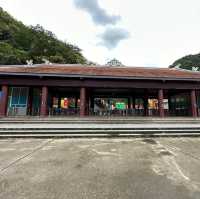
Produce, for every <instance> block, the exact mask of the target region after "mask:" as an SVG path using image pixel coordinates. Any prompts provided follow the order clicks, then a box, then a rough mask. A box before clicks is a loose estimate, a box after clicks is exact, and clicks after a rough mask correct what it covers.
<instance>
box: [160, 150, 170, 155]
mask: <svg viewBox="0 0 200 199" xmlns="http://www.w3.org/2000/svg"><path fill="white" fill-rule="evenodd" d="M159 154H160V155H162V156H163V155H166V156H173V154H172V153H170V152H169V151H161V152H160V153H159Z"/></svg>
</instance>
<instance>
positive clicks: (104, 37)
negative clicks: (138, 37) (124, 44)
mask: <svg viewBox="0 0 200 199" xmlns="http://www.w3.org/2000/svg"><path fill="white" fill-rule="evenodd" d="M99 37H100V38H101V42H100V43H99V44H100V45H102V46H105V47H106V48H108V49H113V48H116V47H117V45H118V44H119V43H120V41H122V40H124V39H128V38H129V37H130V33H129V32H128V31H127V30H125V29H123V28H116V27H108V28H107V29H106V30H105V31H104V32H103V33H102V34H100V35H99Z"/></svg>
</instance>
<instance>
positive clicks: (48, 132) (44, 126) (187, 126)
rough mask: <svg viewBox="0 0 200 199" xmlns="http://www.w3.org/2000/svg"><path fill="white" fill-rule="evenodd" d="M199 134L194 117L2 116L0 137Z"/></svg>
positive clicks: (198, 125) (197, 124) (198, 122)
mask: <svg viewBox="0 0 200 199" xmlns="http://www.w3.org/2000/svg"><path fill="white" fill-rule="evenodd" d="M167 136H173V137H178V136H200V119H193V118H164V119H161V118H141V117H140V118H94V117H93V118H83V119H81V118H4V119H1V120H0V138H74V137H79V138H80V137H82V138H88V137H91V138H99V137H167Z"/></svg>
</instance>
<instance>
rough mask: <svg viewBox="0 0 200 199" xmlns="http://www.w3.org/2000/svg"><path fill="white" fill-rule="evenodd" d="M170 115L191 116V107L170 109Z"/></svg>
mask: <svg viewBox="0 0 200 199" xmlns="http://www.w3.org/2000/svg"><path fill="white" fill-rule="evenodd" d="M169 116H190V109H188V108H175V109H170V110H169Z"/></svg>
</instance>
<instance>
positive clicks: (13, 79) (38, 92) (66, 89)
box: [0, 64, 200, 117]
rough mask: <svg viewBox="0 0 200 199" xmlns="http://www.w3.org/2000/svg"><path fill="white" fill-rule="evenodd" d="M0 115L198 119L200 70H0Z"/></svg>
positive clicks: (82, 67) (44, 66) (77, 67)
mask: <svg viewBox="0 0 200 199" xmlns="http://www.w3.org/2000/svg"><path fill="white" fill-rule="evenodd" d="M0 88H1V89H0V116H1V117H5V116H43V117H44V116H79V115H80V116H81V117H83V116H160V117H165V116H192V117H197V116H199V105H200V103H199V102H200V98H199V96H200V95H199V89H200V72H192V71H184V70H180V69H169V68H144V67H125V66H87V65H59V64H39V65H19V66H0Z"/></svg>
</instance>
